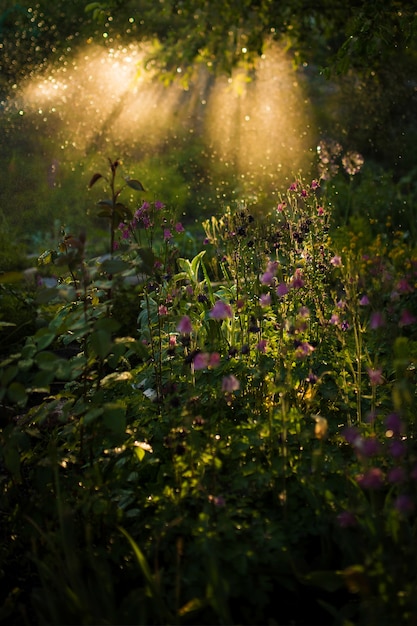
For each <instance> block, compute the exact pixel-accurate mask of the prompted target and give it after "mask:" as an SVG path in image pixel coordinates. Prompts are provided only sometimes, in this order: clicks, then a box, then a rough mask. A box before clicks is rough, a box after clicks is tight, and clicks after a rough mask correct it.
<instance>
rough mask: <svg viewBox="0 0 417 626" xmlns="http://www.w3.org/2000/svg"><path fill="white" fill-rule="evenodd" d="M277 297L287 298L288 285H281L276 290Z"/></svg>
mask: <svg viewBox="0 0 417 626" xmlns="http://www.w3.org/2000/svg"><path fill="white" fill-rule="evenodd" d="M276 293H277V296H280V297H282V296H285V295H286V294H287V293H288V285H287V284H286V283H280V284H279V285H278V287H277V289H276Z"/></svg>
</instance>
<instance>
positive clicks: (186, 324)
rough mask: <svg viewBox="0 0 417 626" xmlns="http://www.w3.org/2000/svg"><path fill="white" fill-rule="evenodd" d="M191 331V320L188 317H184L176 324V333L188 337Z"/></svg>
mask: <svg viewBox="0 0 417 626" xmlns="http://www.w3.org/2000/svg"><path fill="white" fill-rule="evenodd" d="M192 330H193V327H192V324H191V320H190V318H189V317H188V315H184V316H183V317H182V318H181V319H180V321H179V322H178V326H177V331H178V332H179V333H182V334H183V335H189V334H190V333H191V332H192Z"/></svg>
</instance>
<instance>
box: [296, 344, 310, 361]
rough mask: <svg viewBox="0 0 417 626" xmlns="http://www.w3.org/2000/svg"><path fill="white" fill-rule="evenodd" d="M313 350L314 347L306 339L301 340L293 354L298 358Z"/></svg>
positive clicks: (302, 357)
mask: <svg viewBox="0 0 417 626" xmlns="http://www.w3.org/2000/svg"><path fill="white" fill-rule="evenodd" d="M313 351H314V348H313V346H312V345H311V344H309V343H308V341H302V342H301V343H300V345H299V346H297V349H296V351H295V356H296V357H297V358H298V359H304V358H305V357H306V356H308V355H309V354H311V353H312V352H313Z"/></svg>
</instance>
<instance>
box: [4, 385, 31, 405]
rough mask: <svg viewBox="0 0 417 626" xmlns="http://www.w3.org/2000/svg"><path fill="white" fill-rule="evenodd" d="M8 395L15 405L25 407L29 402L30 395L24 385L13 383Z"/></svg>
mask: <svg viewBox="0 0 417 626" xmlns="http://www.w3.org/2000/svg"><path fill="white" fill-rule="evenodd" d="M7 395H8V397H9V399H10V400H11V402H14V403H15V404H20V405H24V404H26V402H27V399H28V394H27V392H26V389H25V387H24V385H22V383H19V382H13V383H11V385H10V386H9V387H8V389H7Z"/></svg>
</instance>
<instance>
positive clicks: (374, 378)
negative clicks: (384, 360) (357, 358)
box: [367, 367, 384, 386]
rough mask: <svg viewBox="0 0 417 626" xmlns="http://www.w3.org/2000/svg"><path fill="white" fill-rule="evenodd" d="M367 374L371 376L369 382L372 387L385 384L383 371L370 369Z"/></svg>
mask: <svg viewBox="0 0 417 626" xmlns="http://www.w3.org/2000/svg"><path fill="white" fill-rule="evenodd" d="M367 372H368V376H369V382H370V383H371V385H372V386H374V385H375V386H376V385H381V384H382V383H383V382H384V377H383V376H382V370H381V369H372V368H370V367H368V370H367Z"/></svg>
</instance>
